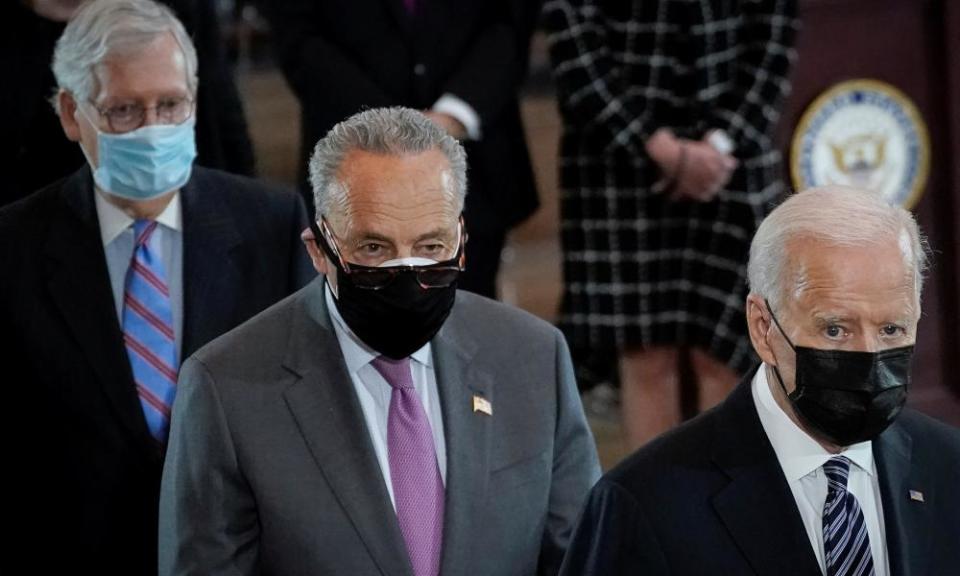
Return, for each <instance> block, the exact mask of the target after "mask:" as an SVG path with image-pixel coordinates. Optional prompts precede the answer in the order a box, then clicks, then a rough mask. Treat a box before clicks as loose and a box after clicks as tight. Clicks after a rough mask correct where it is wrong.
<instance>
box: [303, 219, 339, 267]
mask: <svg viewBox="0 0 960 576" xmlns="http://www.w3.org/2000/svg"><path fill="white" fill-rule="evenodd" d="M309 225H310V230H311V231H312V232H313V241H314V243H315V244H316V245H317V247H319V248H320V250H321V251H322V252H323V253H324V254H326V256H327V258H328V259H329V260H330V262H332V263H333V265H334V267H335V268H336V269H337V270H340V258H338V257H337V254H336V253H335V252H334V251H333V247H331V246H330V243H329V242H327V237H326V236H324V235H323V232H322V231H321V230H320V225H319V224H317V220H316V219H315V218H311V219H310V222H309Z"/></svg>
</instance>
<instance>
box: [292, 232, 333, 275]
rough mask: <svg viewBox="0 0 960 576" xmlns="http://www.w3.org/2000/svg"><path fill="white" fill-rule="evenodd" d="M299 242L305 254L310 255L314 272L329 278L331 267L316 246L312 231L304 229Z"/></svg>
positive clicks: (325, 256)
mask: <svg viewBox="0 0 960 576" xmlns="http://www.w3.org/2000/svg"><path fill="white" fill-rule="evenodd" d="M300 240H301V241H302V242H303V245H304V246H305V247H306V248H307V254H309V255H310V261H311V262H313V268H314V270H316V271H317V272H319V273H320V274H324V275H326V276H328V277H329V274H330V272H331V268H332V266H330V262H329V261H328V260H327V255H326V254H324V253H323V250H321V249H320V247H319V246H317V242H316V239H315V237H314V235H313V230H311V229H310V228H304V229H303V232H301V233H300Z"/></svg>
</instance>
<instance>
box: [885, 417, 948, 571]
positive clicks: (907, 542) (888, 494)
mask: <svg viewBox="0 0 960 576" xmlns="http://www.w3.org/2000/svg"><path fill="white" fill-rule="evenodd" d="M911 445H912V441H911V439H910V436H909V435H907V433H906V432H905V431H904V430H903V428H902V427H901V426H899V425H898V424H896V423H894V424H893V425H891V426H890V428H889V429H887V430H886V431H885V432H884V433H883V434H881V435H880V436H879V437H878V438H877V439H876V440H874V441H873V453H874V456H875V457H876V460H877V474H878V475H879V479H878V480H879V483H880V497H881V499H882V501H883V519H884V526H885V527H886V532H887V554H888V555H889V559H890V573H891V574H892V575H893V576H910V575H919V574H926V561H927V559H928V558H929V554H927V547H928V546H929V543H930V538H929V537H928V533H929V531H930V525H931V519H930V514H931V510H932V507H933V506H935V505H936V495H935V494H934V493H933V487H934V483H933V482H930V481H928V480H927V479H926V478H924V477H923V473H922V471H920V470H919V469H917V468H912V467H911V465H910V455H911ZM911 490H912V491H915V492H917V493H919V494H922V498H923V501H920V500H915V499H912V498H911V497H910V492H911Z"/></svg>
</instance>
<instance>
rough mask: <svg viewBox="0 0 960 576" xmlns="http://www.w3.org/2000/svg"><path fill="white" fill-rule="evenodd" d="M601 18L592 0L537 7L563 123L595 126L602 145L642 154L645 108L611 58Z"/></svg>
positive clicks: (553, 0)
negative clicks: (540, 10) (541, 17)
mask: <svg viewBox="0 0 960 576" xmlns="http://www.w3.org/2000/svg"><path fill="white" fill-rule="evenodd" d="M607 20H608V19H607V17H606V15H605V14H604V11H603V8H602V7H601V6H600V4H599V2H598V1H597V0H550V1H548V2H547V3H546V4H545V5H544V7H543V22H544V26H545V27H546V29H547V33H548V42H549V45H550V60H551V64H552V66H553V74H554V77H555V79H556V83H557V97H558V99H559V102H560V109H561V110H562V111H563V113H564V116H565V118H566V120H567V121H568V122H572V123H574V124H576V125H577V126H580V127H582V128H584V129H590V130H595V131H597V132H598V133H600V134H602V135H603V136H604V137H605V140H606V141H607V142H609V143H608V144H607V150H608V151H612V150H617V149H621V150H625V151H626V152H628V153H629V154H631V155H634V156H636V155H646V152H645V148H644V143H645V142H646V140H647V138H649V137H650V135H651V134H652V133H653V132H654V131H655V130H656V128H655V127H654V126H653V121H654V119H652V118H650V112H649V109H647V108H646V107H644V106H643V105H642V103H641V102H640V100H639V98H638V96H639V94H640V91H639V90H630V89H629V88H630V86H629V82H630V79H629V78H628V77H627V76H628V74H627V70H625V69H624V66H623V65H621V64H619V63H617V62H615V61H614V59H613V54H612V52H611V50H610V40H609V39H608V37H607V24H606V23H607Z"/></svg>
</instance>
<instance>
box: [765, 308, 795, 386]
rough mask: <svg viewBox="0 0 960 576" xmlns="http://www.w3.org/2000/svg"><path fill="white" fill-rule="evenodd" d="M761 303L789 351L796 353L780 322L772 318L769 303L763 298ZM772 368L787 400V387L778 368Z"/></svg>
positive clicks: (771, 309) (774, 317)
mask: <svg viewBox="0 0 960 576" xmlns="http://www.w3.org/2000/svg"><path fill="white" fill-rule="evenodd" d="M763 302H764V303H765V304H766V305H767V312H769V313H770V318H772V319H773V323H774V324H775V325H776V327H777V330H779V331H780V333H781V334H783V338H784V339H785V340H786V341H787V344H789V345H790V349H791V350H793V351H794V352H796V351H797V348H796V346H794V345H793V342H791V341H790V337H789V336H787V333H786V332H784V330H783V326H781V325H780V321H779V320H777V317H776V316H774V314H773V306H770V301H769V300H767V299H766V298H764V299H763ZM772 368H773V373H774V374H775V375H776V376H777V382H778V383H779V384H780V389H781V390H783V393H784V395H786V396H787V397H788V398H789V397H790V393H789V392H787V386H786V384H784V383H783V376H781V375H780V368H778V367H777V366H772Z"/></svg>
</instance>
